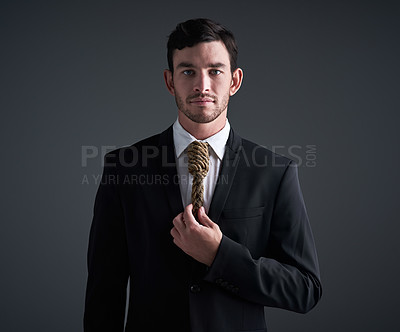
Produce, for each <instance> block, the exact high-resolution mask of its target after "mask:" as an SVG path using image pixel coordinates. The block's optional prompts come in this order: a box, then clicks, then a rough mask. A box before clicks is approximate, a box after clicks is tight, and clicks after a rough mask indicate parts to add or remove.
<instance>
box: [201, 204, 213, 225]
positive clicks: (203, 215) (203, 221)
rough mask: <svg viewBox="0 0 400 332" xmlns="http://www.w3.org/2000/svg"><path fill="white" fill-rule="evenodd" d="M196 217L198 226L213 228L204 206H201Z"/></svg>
mask: <svg viewBox="0 0 400 332" xmlns="http://www.w3.org/2000/svg"><path fill="white" fill-rule="evenodd" d="M198 216H199V222H200V224H202V225H203V226H207V227H210V228H212V227H214V222H213V221H212V220H211V219H210V218H209V217H208V216H207V214H206V210H205V209H204V206H202V207H201V208H200V209H199V213H198Z"/></svg>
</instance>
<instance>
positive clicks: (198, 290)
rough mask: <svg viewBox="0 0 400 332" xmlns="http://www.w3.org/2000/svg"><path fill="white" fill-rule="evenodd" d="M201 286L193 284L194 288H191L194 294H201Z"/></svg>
mask: <svg viewBox="0 0 400 332" xmlns="http://www.w3.org/2000/svg"><path fill="white" fill-rule="evenodd" d="M200 290H201V289H200V286H199V285H197V284H193V285H192V286H190V291H191V292H192V293H199V292H200Z"/></svg>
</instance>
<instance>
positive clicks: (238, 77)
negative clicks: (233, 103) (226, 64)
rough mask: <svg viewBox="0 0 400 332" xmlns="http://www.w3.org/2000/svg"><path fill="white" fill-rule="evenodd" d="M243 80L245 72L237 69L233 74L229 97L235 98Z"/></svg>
mask: <svg viewBox="0 0 400 332" xmlns="http://www.w3.org/2000/svg"><path fill="white" fill-rule="evenodd" d="M242 80H243V70H242V69H240V68H236V69H235V71H234V72H233V73H232V83H231V87H230V88H229V95H230V96H233V95H234V94H235V93H236V92H237V91H238V90H239V89H240V86H241V85H242Z"/></svg>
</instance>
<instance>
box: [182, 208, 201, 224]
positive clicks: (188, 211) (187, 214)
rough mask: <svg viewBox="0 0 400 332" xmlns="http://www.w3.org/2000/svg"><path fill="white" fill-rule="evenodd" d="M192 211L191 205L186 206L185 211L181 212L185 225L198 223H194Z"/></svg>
mask: <svg viewBox="0 0 400 332" xmlns="http://www.w3.org/2000/svg"><path fill="white" fill-rule="evenodd" d="M192 210H193V204H189V205H188V206H186V208H185V211H183V218H184V220H185V222H186V224H197V223H198V222H197V221H196V219H194V216H193V212H192Z"/></svg>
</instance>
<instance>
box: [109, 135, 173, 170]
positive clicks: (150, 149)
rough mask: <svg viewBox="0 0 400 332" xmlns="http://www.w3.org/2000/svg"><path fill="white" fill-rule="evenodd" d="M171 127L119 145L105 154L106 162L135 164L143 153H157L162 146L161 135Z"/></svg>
mask: <svg viewBox="0 0 400 332" xmlns="http://www.w3.org/2000/svg"><path fill="white" fill-rule="evenodd" d="M169 129H170V128H168V129H167V130H165V131H164V132H162V133H158V134H155V135H152V136H149V137H146V138H144V139H141V140H140V141H137V142H135V143H133V144H131V145H126V146H122V147H119V148H117V149H115V150H112V151H110V152H108V153H107V154H106V155H105V157H104V158H105V163H108V164H113V165H118V164H128V165H129V164H130V165H131V164H133V162H134V161H135V160H136V161H138V159H140V158H141V157H142V156H143V153H146V154H156V153H158V152H159V151H158V150H159V149H160V148H161V143H160V141H161V136H162V135H164V134H166V133H167V132H168V130H169Z"/></svg>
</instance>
